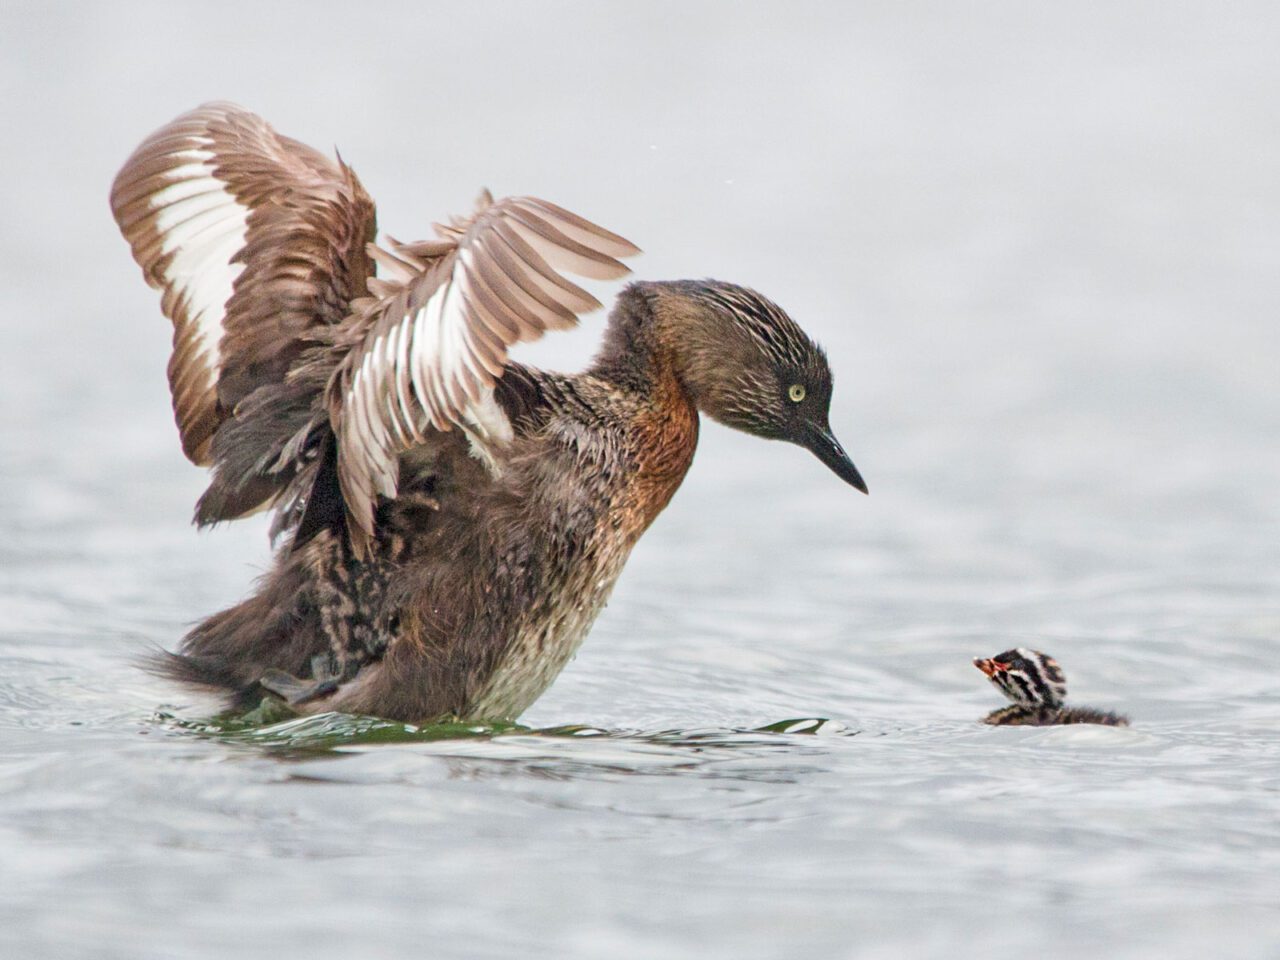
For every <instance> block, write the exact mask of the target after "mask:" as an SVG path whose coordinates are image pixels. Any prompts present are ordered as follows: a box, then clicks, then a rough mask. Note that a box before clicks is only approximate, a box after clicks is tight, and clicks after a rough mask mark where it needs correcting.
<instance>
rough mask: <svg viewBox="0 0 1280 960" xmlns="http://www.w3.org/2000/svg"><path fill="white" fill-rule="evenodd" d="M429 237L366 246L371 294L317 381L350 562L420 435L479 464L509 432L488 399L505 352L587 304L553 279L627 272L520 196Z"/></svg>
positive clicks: (586, 231)
mask: <svg viewBox="0 0 1280 960" xmlns="http://www.w3.org/2000/svg"><path fill="white" fill-rule="evenodd" d="M436 232H437V235H438V237H439V239H438V240H430V241H421V242H418V243H412V244H404V243H400V242H398V241H388V244H387V248H386V249H384V248H382V247H378V248H375V249H374V250H372V251H371V256H372V257H373V258H374V259H375V260H376V261H377V262H378V264H379V266H380V271H379V273H380V276H379V278H378V279H377V280H376V281H372V282H370V284H369V287H370V291H371V292H372V293H374V295H375V297H376V299H370V300H364V301H361V302H360V303H359V304H357V305H356V309H355V312H354V314H353V317H352V327H353V330H355V331H357V333H356V334H355V335H354V340H353V343H354V345H353V346H352V348H351V350H350V352H349V353H348V354H347V356H346V357H345V358H344V360H343V361H342V363H341V365H340V367H339V369H338V371H337V373H336V374H335V376H334V378H333V379H332V380H331V381H330V386H329V391H330V393H329V410H330V417H331V422H332V424H333V428H334V431H335V433H336V434H337V438H338V480H339V484H340V486H341V488H342V494H343V499H344V501H345V503H346V507H347V516H348V524H347V528H348V533H349V534H350V536H351V540H352V546H353V548H354V549H355V550H356V552H357V554H358V555H363V554H364V553H365V552H366V551H367V549H368V545H369V542H370V540H371V538H372V537H373V535H374V507H375V505H376V498H377V496H378V495H382V496H394V493H395V484H396V480H397V478H396V466H397V463H398V459H399V455H400V454H401V453H403V452H404V451H405V450H407V449H408V448H409V447H411V446H412V445H414V444H415V443H420V442H422V441H423V439H424V437H425V436H426V434H427V432H428V431H429V430H438V431H447V430H450V429H452V428H453V427H455V426H457V427H460V428H462V429H463V430H465V431H466V432H467V433H468V435H469V436H470V437H471V441H472V444H473V447H477V448H478V452H479V453H480V454H482V455H483V456H485V457H486V458H488V457H489V455H490V453H491V451H490V450H489V449H488V447H487V445H488V444H492V443H500V442H502V441H503V440H504V439H507V438H509V437H510V435H511V427H510V424H509V423H507V422H506V420H505V417H504V416H503V415H502V413H501V409H500V407H498V405H497V404H496V403H495V401H494V397H493V388H494V384H495V382H496V381H497V379H498V378H499V377H501V376H502V374H503V372H504V370H505V369H506V365H507V351H508V349H509V348H510V347H511V346H513V345H514V344H516V343H520V342H526V341H530V340H536V339H537V338H538V337H540V336H542V334H543V333H545V332H546V331H547V330H561V329H566V328H568V327H572V326H574V325H575V324H576V323H577V321H578V316H579V315H580V314H582V313H585V312H587V311H589V310H593V309H595V308H597V307H599V306H600V302H599V301H598V300H597V299H596V298H595V297H593V296H592V295H591V294H589V293H587V292H586V291H585V290H583V289H582V288H580V287H578V286H577V285H576V284H574V283H572V282H571V281H569V280H568V279H566V278H565V277H564V276H563V274H562V272H561V271H565V272H571V273H576V274H578V275H580V276H586V277H592V278H596V279H614V278H617V277H620V276H623V275H624V274H626V273H627V272H628V268H627V267H626V266H625V265H623V264H622V263H621V262H619V260H618V258H619V257H629V256H634V255H635V254H637V253H639V249H638V248H637V247H635V246H634V245H633V244H631V243H630V242H628V241H626V240H624V239H623V238H622V237H619V236H618V235H617V234H614V233H610V232H609V231H608V230H605V229H604V228H602V227H599V226H597V225H595V224H593V223H591V222H589V221H587V220H584V219H583V218H581V217H579V216H577V215H576V214H572V213H570V212H569V211H567V210H564V209H562V208H560V207H557V206H555V205H554V204H550V203H547V202H546V201H542V200H537V199H535V198H532V197H514V198H507V199H504V200H499V201H494V200H493V199H492V197H490V196H489V195H488V194H487V193H485V194H482V195H481V198H480V200H479V202H478V207H477V210H476V212H475V213H474V214H473V215H472V216H471V217H469V218H453V219H452V220H451V221H450V222H449V223H448V224H437V225H436ZM358 331H363V332H362V333H360V332H358Z"/></svg>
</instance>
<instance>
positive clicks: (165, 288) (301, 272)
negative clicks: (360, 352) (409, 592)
mask: <svg viewBox="0 0 1280 960" xmlns="http://www.w3.org/2000/svg"><path fill="white" fill-rule="evenodd" d="M111 209H112V212H113V213H114V214H115V218H116V222H117V223H118V224H119V226H120V230H121V232H123V234H124V236H125V238H126V239H127V240H128V241H129V244H130V246H131V247H132V248H133V256H134V259H136V260H137V261H138V264H139V265H140V266H141V267H142V271H143V274H144V276H145V277H146V279H147V282H148V283H149V284H151V286H153V287H155V288H157V289H158V290H160V291H161V293H162V300H161V307H162V309H163V311H164V313H165V315H166V316H167V317H169V319H170V320H172V321H173V356H172V358H171V359H170V362H169V386H170V389H171V391H172V394H173V409H174V415H175V417H176V419H177V422H178V428H179V431H180V433H181V436H182V447H183V450H184V451H185V452H186V454H187V456H188V457H189V458H190V459H191V460H192V461H193V462H195V463H197V464H201V465H208V464H209V463H211V462H212V461H213V459H214V454H213V451H212V450H211V441H212V439H213V436H214V434H215V433H216V432H217V430H218V429H219V427H220V426H221V425H222V424H223V423H224V422H225V421H226V420H227V419H228V418H230V417H232V416H233V414H234V411H235V409H236V405H237V404H239V403H240V402H241V401H242V400H244V399H245V398H246V397H248V396H249V394H251V393H252V392H253V391H254V390H255V389H257V388H258V387H260V386H263V385H266V384H273V383H280V382H282V381H283V380H284V378H285V375H286V373H287V372H288V369H289V367H290V366H291V365H292V364H293V363H294V362H295V361H296V360H297V358H298V356H299V354H300V353H301V352H302V351H303V350H304V349H306V347H307V345H308V331H309V330H310V329H312V328H314V327H315V326H316V325H324V324H336V323H339V322H341V321H342V320H343V319H344V318H345V317H346V316H347V314H348V312H349V309H350V303H351V301H352V300H353V299H355V298H357V297H360V296H364V295H365V294H366V292H367V289H366V280H367V277H368V275H369V273H370V272H371V269H372V266H371V263H370V261H369V259H368V256H367V254H366V252H365V245H366V244H367V243H368V242H369V241H370V240H372V239H373V236H374V230H375V223H374V221H375V212H374V205H373V201H372V200H371V199H370V198H369V196H368V194H366V193H365V191H364V188H363V187H362V186H361V185H360V182H359V181H358V180H357V179H356V176H355V174H354V173H353V172H352V171H351V169H350V168H349V167H347V166H346V165H345V164H343V163H342V162H341V160H339V161H338V162H337V163H335V162H334V161H332V160H330V159H329V158H327V157H325V156H323V155H322V154H320V153H318V152H316V151H315V150H312V149H311V148H310V147H308V146H306V145H304V144H301V143H298V142H297V141H294V140H290V139H289V138H287V137H282V136H280V135H279V134H277V133H276V132H275V131H274V130H273V129H272V128H271V127H270V126H269V125H268V124H267V123H266V122H265V121H264V120H262V119H261V118H260V117H258V116H256V115H255V114H252V113H250V112H248V111H247V110H244V109H242V108H241V107H238V106H235V105H234V104H229V103H208V104H205V105H203V106H201V107H198V108H196V109H195V110H193V111H191V112H190V113H187V114H184V115H183V116H181V117H179V118H178V119H176V120H174V121H173V122H172V123H170V124H168V125H167V126H165V127H162V128H161V129H159V130H157V131H156V132H155V133H153V134H152V135H151V136H150V137H148V138H147V139H146V140H145V141H144V142H143V144H142V145H141V146H140V147H138V149H137V150H136V151H134V153H133V155H132V156H131V157H130V158H129V160H128V161H127V162H126V163H125V165H124V167H123V169H121V171H120V173H119V174H118V175H117V177H116V180H115V183H114V184H113V186H112V190H111ZM232 480H233V482H234V483H235V484H241V485H242V478H232ZM266 492H267V493H268V494H269V493H270V491H266ZM256 495H257V494H255V496H256ZM241 499H243V497H242V498H241ZM250 499H252V497H250ZM256 505H257V504H249V505H248V506H250V507H252V506H256ZM239 506H240V507H244V506H246V505H245V504H244V503H241V504H239ZM202 519H204V518H202ZM211 519H224V517H219V516H214V517H212V518H211Z"/></svg>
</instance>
